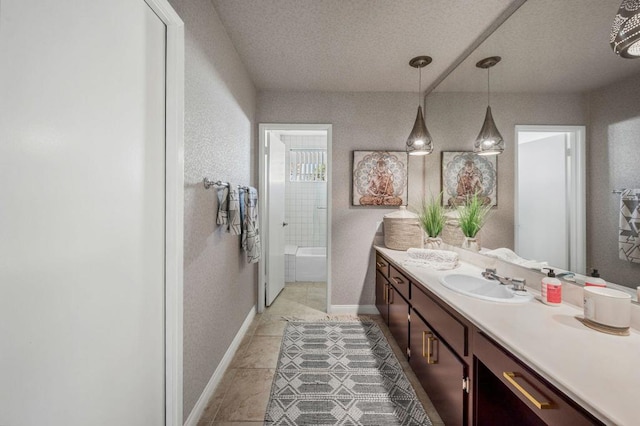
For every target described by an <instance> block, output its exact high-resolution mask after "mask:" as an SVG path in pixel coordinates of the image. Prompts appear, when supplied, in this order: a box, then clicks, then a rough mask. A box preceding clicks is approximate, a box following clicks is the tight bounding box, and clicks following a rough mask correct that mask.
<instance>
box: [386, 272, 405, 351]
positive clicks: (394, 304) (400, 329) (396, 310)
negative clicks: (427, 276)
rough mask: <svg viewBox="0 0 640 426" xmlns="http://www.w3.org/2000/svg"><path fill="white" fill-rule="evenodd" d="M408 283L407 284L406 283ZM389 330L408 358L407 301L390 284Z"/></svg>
mask: <svg viewBox="0 0 640 426" xmlns="http://www.w3.org/2000/svg"><path fill="white" fill-rule="evenodd" d="M407 285H408V284H407ZM388 301H389V324H388V325H389V331H391V334H392V335H393V338H394V339H395V340H396V342H397V343H398V346H400V349H402V351H403V353H404V355H405V358H408V351H407V348H408V347H409V303H408V302H407V301H406V300H405V299H404V297H402V295H401V293H400V292H399V291H398V289H396V288H395V287H394V286H393V285H392V284H391V285H389V296H388Z"/></svg>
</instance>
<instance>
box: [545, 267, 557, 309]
mask: <svg viewBox="0 0 640 426" xmlns="http://www.w3.org/2000/svg"><path fill="white" fill-rule="evenodd" d="M545 269H546V270H547V271H549V272H548V273H547V276H546V277H544V278H543V279H542V284H541V288H540V293H541V295H542V303H544V304H546V305H550V306H558V305H560V304H561V303H562V282H561V281H560V280H559V279H557V278H556V274H555V272H554V271H553V269H548V268H545ZM545 269H543V271H544V270H545Z"/></svg>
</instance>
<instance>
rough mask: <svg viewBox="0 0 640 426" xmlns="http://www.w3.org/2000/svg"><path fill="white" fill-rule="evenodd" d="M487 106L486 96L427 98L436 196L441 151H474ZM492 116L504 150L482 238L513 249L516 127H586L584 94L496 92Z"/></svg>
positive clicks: (430, 171)
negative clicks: (494, 199) (495, 197)
mask: <svg viewBox="0 0 640 426" xmlns="http://www.w3.org/2000/svg"><path fill="white" fill-rule="evenodd" d="M486 108H487V94H486V93H457V92H435V93H431V94H430V95H429V96H428V97H427V103H426V115H427V126H428V127H429V131H430V132H431V136H432V137H433V139H434V142H435V147H436V151H437V152H434V154H433V155H432V156H431V158H430V159H429V161H430V163H429V166H428V168H427V169H426V170H425V175H426V182H428V184H429V185H434V186H432V190H433V192H434V193H438V192H439V191H440V161H441V151H472V150H473V143H474V141H475V139H476V137H477V136H478V133H479V132H480V127H481V126H482V122H483V120H484V115H485V110H486ZM491 112H492V113H493V118H494V120H495V122H496V125H497V127H498V129H499V130H500V133H501V134H502V137H503V138H504V140H505V147H506V148H505V151H504V152H503V153H502V154H501V155H499V156H498V164H497V171H498V207H497V208H495V209H494V210H493V211H492V214H491V216H490V218H489V220H488V222H487V224H486V225H485V227H484V228H483V230H482V231H481V232H480V238H481V243H482V245H483V246H484V247H489V248H497V247H509V248H512V249H513V244H514V243H513V241H514V204H513V198H514V194H515V193H514V191H515V187H514V172H515V157H514V153H515V152H514V148H513V144H514V141H515V126H516V125H519V124H538V125H560V124H565V125H585V123H586V107H585V103H584V99H583V97H582V96H580V95H552V94H546V95H538V94H503V93H497V94H492V95H491Z"/></svg>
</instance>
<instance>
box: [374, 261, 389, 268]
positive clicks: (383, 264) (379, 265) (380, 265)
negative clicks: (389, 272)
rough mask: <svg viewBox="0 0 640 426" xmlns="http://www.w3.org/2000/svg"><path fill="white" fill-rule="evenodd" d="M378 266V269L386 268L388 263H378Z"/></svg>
mask: <svg viewBox="0 0 640 426" xmlns="http://www.w3.org/2000/svg"><path fill="white" fill-rule="evenodd" d="M376 266H377V267H378V268H384V267H385V266H387V264H386V263H382V262H376Z"/></svg>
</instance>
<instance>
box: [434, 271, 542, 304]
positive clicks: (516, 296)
mask: <svg viewBox="0 0 640 426" xmlns="http://www.w3.org/2000/svg"><path fill="white" fill-rule="evenodd" d="M440 282H441V283H442V285H444V286H445V287H447V288H448V289H451V290H453V291H455V292H458V293H462V294H466V295H467V296H471V297H475V298H477V299H482V300H490V301H492V302H502V303H527V302H529V301H531V300H532V299H533V295H532V294H530V293H528V292H519V291H518V292H516V291H513V290H511V288H510V287H509V286H506V285H502V284H500V283H499V282H498V281H494V280H487V279H484V278H481V277H475V276H473V275H464V274H451V275H447V276H445V277H443V278H441V279H440Z"/></svg>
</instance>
